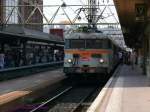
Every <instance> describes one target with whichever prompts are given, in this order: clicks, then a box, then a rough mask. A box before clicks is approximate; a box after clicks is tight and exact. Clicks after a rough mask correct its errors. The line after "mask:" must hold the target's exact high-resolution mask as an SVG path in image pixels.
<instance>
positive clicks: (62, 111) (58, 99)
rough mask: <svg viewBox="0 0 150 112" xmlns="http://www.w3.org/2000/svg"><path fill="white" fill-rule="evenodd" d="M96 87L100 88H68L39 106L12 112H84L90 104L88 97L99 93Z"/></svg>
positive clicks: (30, 105) (29, 105)
mask: <svg viewBox="0 0 150 112" xmlns="http://www.w3.org/2000/svg"><path fill="white" fill-rule="evenodd" d="M98 87H99V88H100V87H101V86H100V85H98V86H96V85H93V86H91V85H79V86H70V87H67V88H66V89H64V90H63V91H60V92H59V93H58V94H56V95H55V96H53V97H51V98H49V99H47V100H45V101H42V103H40V104H28V105H25V106H23V107H21V108H18V109H17V110H15V111H13V112H81V111H82V112H84V111H86V110H87V108H88V107H89V106H90V104H91V103H92V102H88V101H87V100H88V99H89V97H93V94H94V93H95V92H96V91H97V90H99V91H100V89H98ZM98 93H99V92H98Z"/></svg>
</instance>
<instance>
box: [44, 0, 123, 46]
mask: <svg viewBox="0 0 150 112" xmlns="http://www.w3.org/2000/svg"><path fill="white" fill-rule="evenodd" d="M87 1H88V0H44V5H45V7H44V9H43V10H44V14H45V16H46V17H47V18H48V19H49V20H50V18H52V16H53V15H54V14H55V12H56V10H57V9H58V7H46V5H61V4H62V3H63V2H65V3H66V4H67V5H68V6H67V7H66V8H65V9H64V10H65V11H66V13H67V15H68V16H69V18H70V19H71V20H73V19H74V18H75V17H76V15H77V12H78V9H79V8H81V6H80V7H77V6H76V7H71V6H69V5H84V4H87ZM97 1H99V2H98V3H99V4H100V5H104V4H105V5H112V4H113V5H114V3H113V0H97ZM104 8H105V6H101V7H99V9H100V10H99V11H98V14H100V13H101V12H102V11H103V10H104ZM112 14H113V15H112ZM80 16H81V18H82V19H81V20H80V21H77V23H87V19H86V18H85V15H84V13H81V14H80ZM103 17H104V19H101V20H100V21H99V23H117V22H118V23H119V19H118V15H117V12H116V8H115V6H107V7H106V9H105V10H104V13H103ZM63 21H68V19H67V17H66V15H65V14H64V12H63V11H62V10H61V9H60V10H59V12H58V13H57V16H56V17H55V19H54V21H53V23H62V22H63ZM105 27H108V26H104V28H105ZM117 28H119V29H120V26H118V27H117ZM121 33H122V32H121ZM115 38H116V37H115ZM120 38H122V39H123V36H121V37H119V38H118V39H120ZM119 41H122V42H121V43H122V44H123V46H124V44H125V43H124V40H119Z"/></svg>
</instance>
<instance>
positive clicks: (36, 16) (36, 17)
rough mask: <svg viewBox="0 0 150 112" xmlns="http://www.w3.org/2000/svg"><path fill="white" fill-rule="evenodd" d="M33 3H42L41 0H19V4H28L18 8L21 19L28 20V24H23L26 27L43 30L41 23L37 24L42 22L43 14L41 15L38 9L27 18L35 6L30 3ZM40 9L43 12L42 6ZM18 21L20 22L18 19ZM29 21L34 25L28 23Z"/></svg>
mask: <svg viewBox="0 0 150 112" xmlns="http://www.w3.org/2000/svg"><path fill="white" fill-rule="evenodd" d="M34 4H38V5H43V0H20V1H19V5H28V6H23V7H19V9H20V12H21V15H22V17H23V19H24V20H28V23H29V25H25V27H26V28H29V29H34V30H39V31H43V25H39V23H40V24H42V23H43V16H42V15H41V13H40V11H39V10H38V9H36V10H35V11H34V13H33V14H32V16H31V17H30V18H29V16H30V15H31V13H32V11H33V10H34V8H35V7H34V6H31V5H34ZM40 10H41V12H43V7H42V6H41V7H40ZM28 18H29V19H28ZM19 21H20V22H21V20H20V19H19ZM30 23H33V24H34V25H30ZM37 24H38V25H37Z"/></svg>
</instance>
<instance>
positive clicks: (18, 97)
mask: <svg viewBox="0 0 150 112" xmlns="http://www.w3.org/2000/svg"><path fill="white" fill-rule="evenodd" d="M63 79H65V75H64V74H63V72H62V69H57V70H53V71H48V72H43V73H38V74H35V75H31V76H26V77H22V78H17V79H12V80H8V81H4V82H0V112H7V111H9V112H10V110H9V109H11V108H12V107H13V106H15V105H16V104H17V103H18V104H20V102H21V101H23V100H24V99H26V97H28V96H31V95H33V93H34V94H35V93H36V92H37V93H36V94H38V91H40V92H42V91H41V90H42V89H43V88H46V87H50V86H51V85H55V84H56V83H57V82H60V81H61V80H63Z"/></svg>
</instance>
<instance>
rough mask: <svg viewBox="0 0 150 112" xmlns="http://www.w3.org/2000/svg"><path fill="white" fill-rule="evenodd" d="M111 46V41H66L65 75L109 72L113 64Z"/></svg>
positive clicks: (96, 39)
mask: <svg viewBox="0 0 150 112" xmlns="http://www.w3.org/2000/svg"><path fill="white" fill-rule="evenodd" d="M111 46H112V45H111V43H110V40H109V39H98V38H94V39H91V38H83V39H82V38H81V39H66V40H65V50H64V52H65V56H64V73H66V74H75V73H92V74H93V73H107V72H109V71H110V69H111V67H110V65H111V64H112V63H111V61H110V60H112V59H111V58H112V49H111Z"/></svg>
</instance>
